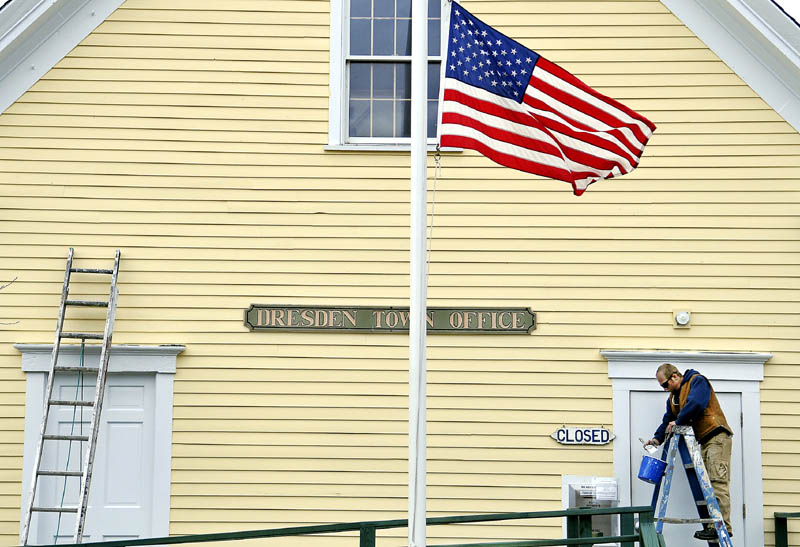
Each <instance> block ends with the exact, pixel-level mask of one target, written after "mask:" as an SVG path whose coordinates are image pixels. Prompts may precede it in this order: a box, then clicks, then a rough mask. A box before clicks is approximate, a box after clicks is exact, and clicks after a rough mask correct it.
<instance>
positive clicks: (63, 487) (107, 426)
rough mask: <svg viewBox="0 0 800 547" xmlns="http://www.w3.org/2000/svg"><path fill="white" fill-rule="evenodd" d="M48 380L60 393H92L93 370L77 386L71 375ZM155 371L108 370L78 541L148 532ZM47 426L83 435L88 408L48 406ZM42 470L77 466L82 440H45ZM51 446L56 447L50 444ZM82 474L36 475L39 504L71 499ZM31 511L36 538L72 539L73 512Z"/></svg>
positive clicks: (74, 395)
mask: <svg viewBox="0 0 800 547" xmlns="http://www.w3.org/2000/svg"><path fill="white" fill-rule="evenodd" d="M56 382H57V383H56V385H55V386H54V388H53V389H54V396H55V397H56V398H58V399H74V398H78V399H84V400H91V399H93V398H94V390H93V388H92V387H91V386H93V385H94V377H93V376H91V377H87V378H86V379H85V382H84V383H85V384H86V385H87V386H89V387H86V388H85V389H83V390H81V388H80V386H79V382H78V376H77V375H70V376H66V375H59V377H57V379H56ZM154 383H155V382H154V375H152V374H123V375H120V374H117V375H109V376H108V382H107V386H106V394H105V400H104V403H103V408H102V413H101V417H102V419H101V424H100V431H99V436H98V444H97V452H96V455H95V462H94V470H93V473H92V482H91V488H90V495H89V508H88V510H87V513H86V523H85V532H84V536H83V538H84V542H86V541H105V540H113V539H131V538H138V537H148V536H150V535H151V529H152V526H151V518H152V517H151V515H152V512H151V506H152V498H153V492H152V481H151V480H148V479H149V477H152V475H153V459H154V433H155V422H154V408H155V404H154V392H155V389H154ZM52 411H53V412H54V413H55V414H54V415H53V416H52V417H51V419H50V427H51V430H54V429H56V428H57V429H58V431H59V433H61V434H75V435H78V434H84V435H85V434H88V429H89V417H90V415H89V410H87V409H84V410H83V418H81V409H80V408H78V409H73V408H72V407H52ZM47 442H48V443H51V444H49V445H48V446H47V447H46V448H45V451H44V453H43V457H45V458H46V459H44V460H43V465H42V469H69V470H74V471H79V470H80V469H81V467H82V466H83V461H84V456H85V447H86V444H87V443H80V442H73V443H71V444H72V446H71V447H70V443H69V442H68V441H47ZM54 445H55V450H53V448H54ZM79 482H80V478H74V477H71V478H67V479H66V481H65V480H64V478H63V477H62V478H57V477H42V478H40V490H39V492H40V494H39V497H38V498H37V505H40V504H41V505H43V506H48V507H53V506H60V505H62V499H63V505H64V506H73V507H74V506H77V504H78V493H79V489H80V486H79ZM61 515H62V516H61V518H60V521H59V517H58V515H57V514H41V513H36V514H35V516H34V519H37V517H38V522H37V521H34V523H33V525H34V526H35V528H34V529H35V530H36V532H37V535H36V538H37V542H39V543H43V542H53V543H56V542H57V543H71V542H72V537H73V534H74V532H75V514H74V513H62V514H61Z"/></svg>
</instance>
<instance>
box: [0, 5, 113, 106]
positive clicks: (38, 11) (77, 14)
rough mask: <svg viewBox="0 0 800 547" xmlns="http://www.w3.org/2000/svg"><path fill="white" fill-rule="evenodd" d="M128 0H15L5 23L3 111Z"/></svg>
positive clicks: (0, 79)
mask: <svg viewBox="0 0 800 547" xmlns="http://www.w3.org/2000/svg"><path fill="white" fill-rule="evenodd" d="M123 1H124V0H58V1H56V0H13V1H12V3H11V4H9V5H7V6H6V7H5V8H4V9H3V14H6V15H8V16H9V17H17V20H16V21H15V22H14V23H13V24H7V25H5V26H3V27H0V112H4V111H5V110H6V109H7V108H8V107H9V106H11V105H12V104H13V103H14V101H16V100H17V99H19V98H20V97H21V96H22V94H23V93H25V92H26V91H28V89H30V88H31V87H32V86H33V84H35V83H36V82H38V81H39V79H40V78H41V77H42V76H44V75H45V74H46V73H47V71H48V70H50V69H51V68H53V66H55V64H56V63H57V62H59V61H60V60H61V59H62V58H63V57H64V56H65V55H66V54H67V53H69V52H70V51H72V49H73V48H74V47H75V46H77V45H78V44H79V43H80V42H81V40H83V39H84V38H86V37H87V36H88V35H89V34H90V33H91V32H92V31H93V30H94V29H95V28H97V26H98V25H100V23H102V22H103V21H105V19H106V17H108V16H109V15H111V14H112V13H113V12H114V10H116V9H117V8H118V7H119V6H120V5H122V2H123Z"/></svg>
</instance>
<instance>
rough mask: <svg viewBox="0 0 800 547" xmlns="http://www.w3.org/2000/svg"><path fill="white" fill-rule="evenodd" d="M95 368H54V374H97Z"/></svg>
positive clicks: (97, 369)
mask: <svg viewBox="0 0 800 547" xmlns="http://www.w3.org/2000/svg"><path fill="white" fill-rule="evenodd" d="M99 370H100V369H99V368H97V367H55V368H54V369H53V371H54V372H92V373H94V372H98V371H99Z"/></svg>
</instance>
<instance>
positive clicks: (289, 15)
mask: <svg viewBox="0 0 800 547" xmlns="http://www.w3.org/2000/svg"><path fill="white" fill-rule="evenodd" d="M301 4H302V2H297V3H296V5H301ZM316 5H317V6H318V7H319V8H320V9H319V11H316V10H308V11H301V10H298V9H286V10H277V9H275V7H274V6H273V4H272V3H270V5H269V6H268V9H263V8H262V9H258V10H254V9H250V10H247V11H235V10H230V9H228V7H227V5H225V6H224V7H225V9H218V10H207V9H204V10H193V9H145V8H141V7H136V8H134V7H130V6H126V8H125V9H119V10H117V11H115V12H114V13H112V14H111V16H109V17H108V19H106V22H107V23H110V22H133V23H138V22H141V21H147V22H149V23H178V24H181V25H184V24H193V23H213V24H215V25H219V26H218V27H215V28H221V29H223V30H224V29H227V28H229V27H230V25H237V26H239V25H242V24H247V25H270V24H275V23H280V24H292V25H317V26H319V25H325V24H327V23H328V19H327V18H328V17H329V16H328V14H327V13H326V12H325V10H324V8H325V7H326V4H325V3H324V2H318V3H317V4H316ZM170 7H171V8H174V6H170ZM221 25H224V26H221ZM233 35H236V34H233Z"/></svg>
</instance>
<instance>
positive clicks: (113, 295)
mask: <svg viewBox="0 0 800 547" xmlns="http://www.w3.org/2000/svg"><path fill="white" fill-rule="evenodd" d="M73 255H74V250H73V249H72V248H70V249H69V256H68V257H67V267H66V272H65V275H64V287H63V289H62V291H61V306H60V308H59V311H58V324H57V327H56V337H55V342H54V344H53V354H52V358H51V361H50V373H49V375H48V379H47V388H46V391H45V403H44V416H43V418H42V425H41V429H40V433H39V441H38V443H37V445H36V456H35V459H34V462H33V478H32V480H31V484H30V489H29V491H28V498H27V504H26V509H25V516H24V519H25V520H24V524H23V528H22V533H21V536H20V544H21V545H27V544H28V536H29V534H30V526H31V517H32V514H33V513H34V512H42V513H76V519H75V534H74V537H73V543H81V541H82V538H83V530H84V524H85V521H86V509H87V507H88V504H89V486H90V484H91V480H92V467H93V464H94V456H95V451H96V449H97V434H98V431H99V429H100V411H101V409H102V406H103V395H104V392H105V385H106V372H107V371H108V360H109V356H110V350H111V335H112V333H113V331H114V317H115V315H116V309H117V295H118V292H117V276H118V274H119V260H120V252H119V249H117V252H116V256H115V258H114V267H113V269H110V270H106V269H95V268H74V267H73V265H72V259H73ZM72 274H81V277H82V278H83V279H85V277H83V276H84V274H86V275H89V276H91V275H101V276H111V288H110V291H109V296H108V301H105V302H101V301H91V300H70V299H69V284H70V279H71V276H72ZM68 307H90V308H107V311H106V322H105V329H104V331H103V332H102V333H85V332H64V330H63V327H64V319H65V317H66V311H67V308H68ZM64 339H78V340H81V341H83V342H85V341H86V340H100V341H101V343H102V349H101V352H100V361H99V364H98V366H97V367H96V368H95V367H66V366H59V365H58V354H59V350H60V348H61V341H62V340H64ZM75 372H89V373H95V372H96V373H97V380H96V382H95V385H94V390H95V393H94V401H84V400H58V399H53V385H54V384H55V382H54V377H55V375H56V374H58V373H75ZM76 399H77V397H76ZM53 406H62V407H63V406H67V407H73V408H75V407H90V408H91V409H92V412H91V421H90V427H89V432H88V435H54V434H48V433H47V422H48V417H49V416H50V409H51V407H53ZM53 441H69V442H82V443H87V444H86V445H85V446H86V453H85V456H84V461H83V466H82V470H81V471H67V470H64V471H59V470H45V469H41V465H42V453H43V451H44V450H45V445H46V444H47V445H52V444H53ZM51 450H53V451H54V450H55V448H52V449H51ZM43 476H52V477H64V480H65V481H66V480H67V477H80V496H79V500H78V505H77V507H75V506H70V507H41V506H37V505H36V504H35V498H36V495H37V488H36V487H37V484H38V483H39V478H40V477H43ZM39 490H41V487H40V488H39ZM55 539H56V540H57V539H58V538H55ZM54 543H55V541H54Z"/></svg>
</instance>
